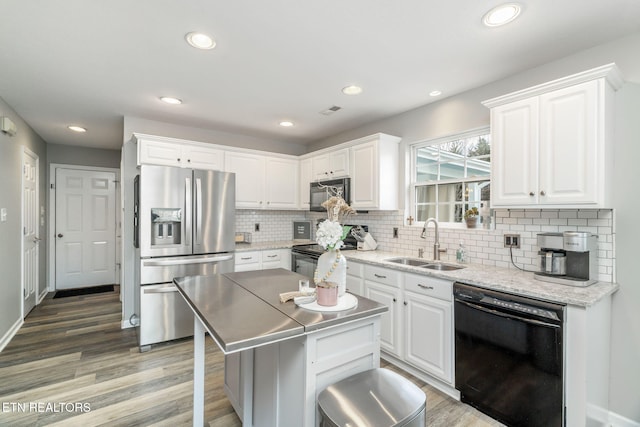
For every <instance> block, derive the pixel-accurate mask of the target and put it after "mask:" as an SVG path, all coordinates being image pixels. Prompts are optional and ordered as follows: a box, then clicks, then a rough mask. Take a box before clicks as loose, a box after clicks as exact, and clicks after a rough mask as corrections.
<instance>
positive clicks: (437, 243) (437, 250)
mask: <svg viewBox="0 0 640 427" xmlns="http://www.w3.org/2000/svg"><path fill="white" fill-rule="evenodd" d="M430 222H432V223H433V225H434V227H435V228H436V235H435V238H436V241H435V243H434V244H433V260H434V261H440V252H446V251H447V250H446V249H440V237H439V235H438V221H436V219H435V218H429V219H427V220H426V221H425V222H424V227H422V233H421V234H420V237H421V238H423V239H426V238H427V225H429V223H430Z"/></svg>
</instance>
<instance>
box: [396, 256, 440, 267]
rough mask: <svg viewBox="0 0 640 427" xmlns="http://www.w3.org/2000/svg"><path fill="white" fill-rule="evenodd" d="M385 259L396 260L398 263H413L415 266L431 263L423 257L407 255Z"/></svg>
mask: <svg viewBox="0 0 640 427" xmlns="http://www.w3.org/2000/svg"><path fill="white" fill-rule="evenodd" d="M385 261H388V262H395V263H396V264H403V265H411V266H413V267H424V266H426V265H427V264H429V261H425V260H423V259H415V258H407V257H399V258H388V259H385Z"/></svg>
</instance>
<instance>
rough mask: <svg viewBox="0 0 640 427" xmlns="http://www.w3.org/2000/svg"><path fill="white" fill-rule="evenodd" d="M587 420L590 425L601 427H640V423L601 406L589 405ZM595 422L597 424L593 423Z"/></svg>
mask: <svg viewBox="0 0 640 427" xmlns="http://www.w3.org/2000/svg"><path fill="white" fill-rule="evenodd" d="M587 418H588V420H589V421H590V422H592V423H591V424H590V425H596V424H597V425H601V426H606V427H640V422H637V421H633V420H631V419H629V418H626V417H623V416H622V415H619V414H616V413H615V412H611V411H609V410H607V409H605V408H602V407H600V406H596V405H592V404H588V405H587ZM593 422H595V423H593Z"/></svg>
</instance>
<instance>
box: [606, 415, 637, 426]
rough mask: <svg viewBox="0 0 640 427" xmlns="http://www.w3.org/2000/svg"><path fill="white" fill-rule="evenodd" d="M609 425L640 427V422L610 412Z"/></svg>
mask: <svg viewBox="0 0 640 427" xmlns="http://www.w3.org/2000/svg"><path fill="white" fill-rule="evenodd" d="M609 425H611V426H613V427H640V422H638V421H633V420H631V419H629V418H626V417H623V416H622V415H618V414H616V413H614V412H609Z"/></svg>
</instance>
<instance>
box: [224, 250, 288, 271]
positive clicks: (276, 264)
mask: <svg viewBox="0 0 640 427" xmlns="http://www.w3.org/2000/svg"><path fill="white" fill-rule="evenodd" d="M270 268H285V269H287V270H291V250H290V249H266V250H262V251H244V252H236V262H235V271H253V270H268V269H270Z"/></svg>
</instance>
